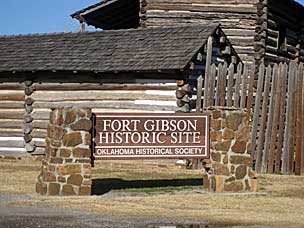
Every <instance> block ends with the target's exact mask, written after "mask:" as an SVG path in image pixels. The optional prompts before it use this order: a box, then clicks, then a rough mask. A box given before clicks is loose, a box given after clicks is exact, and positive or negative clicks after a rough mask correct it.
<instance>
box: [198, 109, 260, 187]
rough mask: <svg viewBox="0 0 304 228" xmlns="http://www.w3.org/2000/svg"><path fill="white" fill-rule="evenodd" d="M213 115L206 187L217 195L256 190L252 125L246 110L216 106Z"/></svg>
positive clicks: (205, 178)
mask: <svg viewBox="0 0 304 228" xmlns="http://www.w3.org/2000/svg"><path fill="white" fill-rule="evenodd" d="M208 111H209V113H210V125H211V126H210V159H209V160H205V161H204V163H205V168H206V171H207V172H206V174H205V175H204V185H205V186H207V187H208V188H209V190H210V191H214V192H224V191H228V192H243V191H252V192H256V191H257V175H256V173H255V172H254V171H253V170H252V159H251V152H252V148H251V147H252V146H251V143H250V132H251V129H250V125H249V120H248V114H247V111H246V110H244V109H235V108H223V107H213V108H209V109H208Z"/></svg>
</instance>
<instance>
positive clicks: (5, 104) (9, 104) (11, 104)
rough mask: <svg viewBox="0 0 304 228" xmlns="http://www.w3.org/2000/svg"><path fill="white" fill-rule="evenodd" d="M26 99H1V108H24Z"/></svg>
mask: <svg viewBox="0 0 304 228" xmlns="http://www.w3.org/2000/svg"><path fill="white" fill-rule="evenodd" d="M23 107H24V101H1V102H0V108H7V109H16V108H23Z"/></svg>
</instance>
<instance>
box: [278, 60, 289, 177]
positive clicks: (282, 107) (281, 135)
mask: <svg viewBox="0 0 304 228" xmlns="http://www.w3.org/2000/svg"><path fill="white" fill-rule="evenodd" d="M280 70H281V76H282V77H281V80H282V86H281V88H280V89H281V98H279V99H280V100H281V101H280V103H281V105H280V119H279V133H278V144H277V153H276V158H275V160H276V161H275V172H276V173H279V172H280V168H281V161H282V154H283V153H282V149H283V142H284V123H285V122H284V121H285V116H286V113H285V103H286V83H287V64H286V63H284V64H282V66H281V69H280Z"/></svg>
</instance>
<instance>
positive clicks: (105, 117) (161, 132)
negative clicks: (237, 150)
mask: <svg viewBox="0 0 304 228" xmlns="http://www.w3.org/2000/svg"><path fill="white" fill-rule="evenodd" d="M94 124H95V139H94V141H95V151H94V156H95V158H96V159H154V158H155V159H156V158H160V159H164V158H207V157H209V118H208V115H207V114H198V113H188V114H181V113H174V114H155V113H154V114H148V113H136V114H118V113H116V114H106V113H97V114H96V120H95V123H94Z"/></svg>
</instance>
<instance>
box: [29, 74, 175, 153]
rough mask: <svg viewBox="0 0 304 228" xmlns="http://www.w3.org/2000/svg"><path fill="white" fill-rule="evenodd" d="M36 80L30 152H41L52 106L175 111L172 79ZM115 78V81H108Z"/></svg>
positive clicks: (119, 110) (108, 109) (94, 109)
mask: <svg viewBox="0 0 304 228" xmlns="http://www.w3.org/2000/svg"><path fill="white" fill-rule="evenodd" d="M96 81H97V80H95V82H89V83H75V82H72V81H68V80H67V81H65V82H64V83H58V82H39V81H36V82H34V84H33V88H34V92H33V94H32V95H31V98H32V99H33V103H32V107H33V111H32V113H31V117H32V122H31V123H30V128H31V129H32V131H31V137H32V143H33V144H34V145H35V150H34V154H41V153H44V147H45V141H44V138H45V136H46V129H47V124H48V120H49V114H50V111H51V109H52V108H58V107H71V106H73V107H81V108H91V109H92V111H93V112H121V113H126V112H175V110H176V98H175V91H176V82H175V81H172V80H167V81H165V80H136V81H134V80H132V81H120V82H117V83H115V82H113V83H107V82H106V83H102V82H100V80H99V81H98V82H96ZM112 81H115V80H112Z"/></svg>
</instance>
